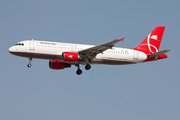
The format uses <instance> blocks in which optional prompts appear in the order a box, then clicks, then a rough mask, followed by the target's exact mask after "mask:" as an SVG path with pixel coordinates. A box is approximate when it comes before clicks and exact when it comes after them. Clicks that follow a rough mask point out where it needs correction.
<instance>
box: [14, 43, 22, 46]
mask: <svg viewBox="0 0 180 120" xmlns="http://www.w3.org/2000/svg"><path fill="white" fill-rule="evenodd" d="M17 45H19V46H24V43H17V44H16V46H17Z"/></svg>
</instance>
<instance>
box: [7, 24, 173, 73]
mask: <svg viewBox="0 0 180 120" xmlns="http://www.w3.org/2000/svg"><path fill="white" fill-rule="evenodd" d="M164 30H165V27H164V26H157V27H156V28H155V29H154V30H153V31H152V32H151V33H150V34H149V35H148V36H147V37H146V38H145V39H144V41H143V42H142V43H141V44H140V45H139V46H137V47H136V48H119V47H114V46H115V44H116V43H117V42H119V41H123V40H124V38H121V39H114V40H112V41H110V42H107V43H104V44H100V45H97V46H95V45H85V44H73V43H62V42H50V41H40V40H33V39H32V40H24V41H21V42H18V43H17V44H15V46H12V47H10V48H9V52H10V53H11V54H13V55H16V56H20V57H26V58H28V59H29V64H28V65H27V67H29V68H30V67H31V66H32V65H31V61H32V59H34V58H35V59H47V60H49V68H50V69H54V70H62V69H64V68H70V67H71V65H75V66H76V67H77V68H78V69H77V71H76V74H77V75H80V74H82V70H81V69H80V65H85V69H86V70H89V69H91V64H106V65H126V64H137V63H143V62H150V61H156V60H160V59H164V58H167V55H166V54H165V53H167V52H169V51H170V50H162V51H159V47H160V44H161V40H162V37H163V33H164Z"/></svg>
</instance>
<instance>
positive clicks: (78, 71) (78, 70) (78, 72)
mask: <svg viewBox="0 0 180 120" xmlns="http://www.w3.org/2000/svg"><path fill="white" fill-rule="evenodd" d="M75 66H77V67H78V69H77V71H76V74H77V75H80V74H82V70H81V69H80V67H79V64H76V65H75Z"/></svg>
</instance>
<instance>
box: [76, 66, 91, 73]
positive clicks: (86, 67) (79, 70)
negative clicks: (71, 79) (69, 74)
mask: <svg viewBox="0 0 180 120" xmlns="http://www.w3.org/2000/svg"><path fill="white" fill-rule="evenodd" d="M75 66H77V67H78V69H77V71H76V74H77V75H80V74H82V70H81V69H80V67H79V64H75ZM85 69H86V70H89V69H91V65H90V64H87V65H86V66H85Z"/></svg>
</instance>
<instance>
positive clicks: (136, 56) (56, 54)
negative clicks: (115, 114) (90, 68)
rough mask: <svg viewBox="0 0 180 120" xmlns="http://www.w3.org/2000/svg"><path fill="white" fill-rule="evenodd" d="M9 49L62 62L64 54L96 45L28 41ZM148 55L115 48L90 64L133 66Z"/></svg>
mask: <svg viewBox="0 0 180 120" xmlns="http://www.w3.org/2000/svg"><path fill="white" fill-rule="evenodd" d="M19 43H20V44H16V45H15V46H12V47H11V48H9V52H10V53H12V54H14V55H17V56H21V57H28V58H38V59H49V60H59V61H63V60H62V53H63V52H73V53H78V51H81V50H84V49H88V48H91V47H93V46H94V45H84V44H72V43H61V42H49V41H38V40H26V41H21V42H19ZM146 58H147V55H146V54H145V53H143V52H141V51H137V50H133V49H128V48H118V47H113V48H112V49H108V50H106V51H104V52H103V53H100V54H98V55H97V56H96V57H95V58H94V59H93V60H92V61H90V64H109V65H122V64H132V63H141V62H143V61H145V60H146ZM77 63H79V64H86V63H85V61H81V60H79V61H76V62H74V64H77Z"/></svg>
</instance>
